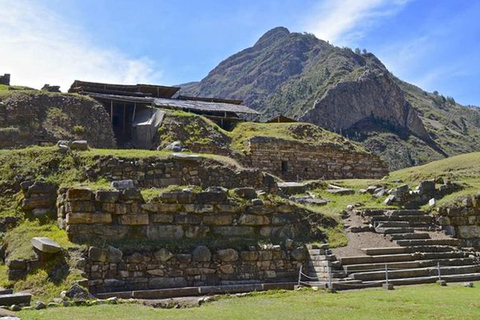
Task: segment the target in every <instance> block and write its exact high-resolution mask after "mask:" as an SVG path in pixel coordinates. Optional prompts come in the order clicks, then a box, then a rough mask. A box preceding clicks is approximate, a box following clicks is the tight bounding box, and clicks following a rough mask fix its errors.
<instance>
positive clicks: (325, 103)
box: [182, 27, 480, 169]
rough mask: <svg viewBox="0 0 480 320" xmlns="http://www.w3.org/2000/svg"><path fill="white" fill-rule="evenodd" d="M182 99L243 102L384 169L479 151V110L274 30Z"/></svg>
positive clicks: (363, 58)
mask: <svg viewBox="0 0 480 320" xmlns="http://www.w3.org/2000/svg"><path fill="white" fill-rule="evenodd" d="M182 93H183V94H188V95H200V96H216V97H225V98H234V99H244V103H245V104H246V105H248V106H251V107H253V108H254V109H257V110H260V111H262V112H263V115H262V119H263V120H265V119H268V118H270V117H272V116H274V115H277V114H283V115H286V116H289V117H293V118H295V119H298V120H301V121H306V122H312V123H315V124H317V125H319V126H322V127H324V128H326V129H328V130H331V131H334V132H338V133H341V134H343V135H344V136H347V137H349V138H351V139H353V140H356V141H358V142H361V143H362V144H363V145H364V146H365V147H366V148H367V149H369V150H370V151H372V152H374V153H376V154H379V155H380V156H381V157H382V158H383V159H384V160H385V161H386V162H387V163H388V165H389V168H390V169H399V168H403V167H408V166H412V165H418V164H423V163H426V162H429V161H432V160H436V159H441V158H444V157H447V156H451V155H455V154H459V153H466V152H472V151H477V150H480V144H479V143H478V142H479V141H480V110H477V109H476V108H469V107H463V106H461V105H459V104H457V103H455V101H454V100H453V99H452V98H448V99H447V98H445V97H443V96H441V95H439V94H438V93H436V94H433V93H427V92H425V91H423V90H421V89H420V88H418V87H415V86H413V85H410V84H408V83H405V82H403V81H401V80H399V79H398V78H396V77H395V76H394V75H392V74H391V73H390V72H389V71H388V70H387V68H386V67H385V66H384V65H383V64H382V62H381V61H380V60H379V59H378V58H376V57H375V55H373V54H371V53H367V52H365V51H364V52H360V51H357V50H356V51H355V52H354V51H352V50H351V49H349V48H339V47H335V46H332V45H330V44H329V43H327V42H325V41H322V40H319V39H317V38H316V37H315V36H313V35H311V34H301V33H291V32H290V31H289V30H288V29H286V28H283V27H279V28H275V29H272V30H270V31H268V32H267V33H266V34H265V35H263V36H262V37H261V38H260V39H259V40H258V41H257V43H255V45H254V46H253V47H250V48H247V49H245V50H243V51H241V52H239V53H237V54H234V55H233V56H231V57H229V58H227V59H226V60H224V61H222V62H221V63H220V64H219V65H218V66H217V67H216V68H214V69H213V70H212V71H211V72H210V73H209V74H208V75H207V77H205V78H204V79H203V80H202V81H200V82H192V83H188V84H185V85H184V86H183V87H182Z"/></svg>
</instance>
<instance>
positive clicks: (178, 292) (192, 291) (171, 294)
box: [96, 282, 297, 299]
mask: <svg viewBox="0 0 480 320" xmlns="http://www.w3.org/2000/svg"><path fill="white" fill-rule="evenodd" d="M296 284H297V283H296V282H273V283H251V284H238V285H219V286H201V287H184V288H169V289H155V290H136V291H121V292H108V293H98V294H97V295H96V296H97V298H100V299H107V298H111V297H118V298H122V299H130V298H134V299H167V298H175V297H188V296H201V295H208V294H223V293H241V292H253V291H265V290H279V289H281V290H293V289H294V287H295V285H296Z"/></svg>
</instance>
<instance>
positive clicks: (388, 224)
mask: <svg viewBox="0 0 480 320" xmlns="http://www.w3.org/2000/svg"><path fill="white" fill-rule="evenodd" d="M374 227H375V228H391V227H400V228H408V227H410V223H409V222H408V221H384V220H380V221H375V223H374Z"/></svg>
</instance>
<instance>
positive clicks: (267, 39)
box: [255, 27, 290, 47]
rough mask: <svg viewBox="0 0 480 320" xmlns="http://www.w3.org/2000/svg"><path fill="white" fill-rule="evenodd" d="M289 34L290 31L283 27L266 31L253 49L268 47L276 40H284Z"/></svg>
mask: <svg viewBox="0 0 480 320" xmlns="http://www.w3.org/2000/svg"><path fill="white" fill-rule="evenodd" d="M289 34H290V30H288V29H287V28H285V27H276V28H273V29H271V30H269V31H267V32H266V33H265V34H264V35H263V36H261V37H260V39H258V41H257V42H256V43H255V47H258V46H268V45H269V44H271V43H272V42H275V41H277V40H278V39H281V38H284V37H286V36H288V35H289Z"/></svg>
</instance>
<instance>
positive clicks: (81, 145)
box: [68, 140, 88, 151]
mask: <svg viewBox="0 0 480 320" xmlns="http://www.w3.org/2000/svg"><path fill="white" fill-rule="evenodd" d="M68 146H69V147H70V149H72V150H78V151H86V150H88V142H87V140H73V141H72V142H70V143H69V145H68Z"/></svg>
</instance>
